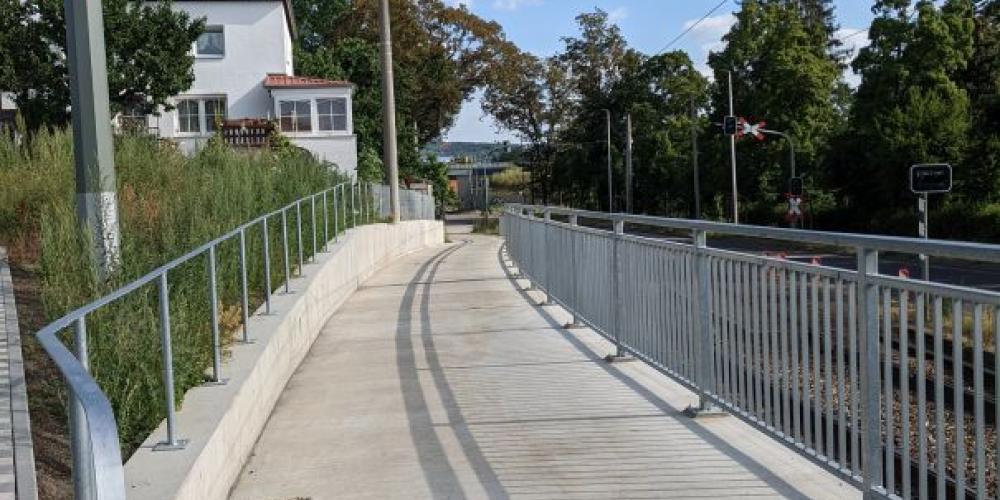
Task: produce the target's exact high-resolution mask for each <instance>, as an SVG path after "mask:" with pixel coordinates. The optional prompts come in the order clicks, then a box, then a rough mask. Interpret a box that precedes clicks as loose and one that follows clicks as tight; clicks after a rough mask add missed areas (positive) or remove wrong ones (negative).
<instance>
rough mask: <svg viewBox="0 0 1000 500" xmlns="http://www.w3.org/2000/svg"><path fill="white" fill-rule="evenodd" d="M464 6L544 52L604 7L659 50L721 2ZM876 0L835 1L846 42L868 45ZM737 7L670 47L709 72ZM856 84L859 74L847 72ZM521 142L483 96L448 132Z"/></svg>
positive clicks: (458, 137) (635, 37) (464, 0)
mask: <svg viewBox="0 0 1000 500" xmlns="http://www.w3.org/2000/svg"><path fill="white" fill-rule="evenodd" d="M445 1H446V2H447V3H449V4H452V5H455V4H460V3H461V4H465V5H467V6H468V7H469V8H470V9H472V11H473V12H475V13H476V14H477V15H478V16H480V17H482V18H485V19H492V20H495V21H497V22H499V23H500V24H501V25H502V26H503V28H504V31H505V32H506V33H507V37H508V38H509V39H510V40H512V41H513V42H514V43H516V44H517V45H518V46H520V47H521V48H522V49H523V50H527V51H528V52H531V53H533V54H536V55H539V56H550V55H552V54H554V53H556V52H558V51H559V50H560V49H561V48H562V46H563V44H562V41H561V38H562V37H565V36H575V35H576V34H577V31H576V24H575V21H574V18H575V17H576V16H577V14H579V13H580V12H585V11H592V10H594V8H600V9H602V10H604V11H606V12H608V14H609V16H610V17H611V19H612V21H614V22H615V24H617V25H618V26H619V27H621V29H622V33H623V34H624V35H625V38H626V39H627V40H628V43H629V45H630V46H632V47H634V48H636V49H638V50H640V51H642V52H645V53H647V54H654V53H657V52H659V51H660V50H662V49H663V48H664V46H665V45H666V44H667V43H668V42H669V41H670V40H671V39H673V38H674V37H676V36H677V35H679V34H680V33H681V32H683V31H684V30H685V29H686V28H687V27H689V26H691V25H692V24H693V23H694V22H695V21H697V20H698V19H699V18H701V17H702V16H704V15H705V14H706V13H707V12H708V11H709V10H711V9H712V8H713V7H715V6H716V5H718V3H719V0H686V1H685V0H589V1H586V2H580V1H576V0H445ZM871 5H872V2H871V0H836V1H835V6H836V15H837V19H838V22H839V23H840V25H841V30H840V33H839V35H840V37H842V38H844V44H845V45H846V46H851V47H860V46H863V45H864V44H866V43H867V41H868V38H867V36H866V35H867V32H866V31H865V29H866V28H867V27H868V24H869V23H870V22H871V17H872V14H871ZM736 9H738V6H737V3H736V2H735V1H734V0H729V2H728V3H727V4H726V5H723V6H722V7H720V8H719V9H718V10H716V11H715V12H714V13H713V14H712V15H711V16H710V17H708V18H707V19H705V21H703V22H702V23H700V24H699V25H697V26H696V27H695V28H693V29H692V30H691V31H690V32H689V33H687V34H686V35H685V36H684V37H683V38H681V39H680V40H678V41H677V42H676V43H675V44H674V46H672V47H671V49H683V50H685V51H687V52H688V54H690V55H691V58H692V59H693V60H694V61H695V63H696V64H697V65H699V69H701V70H702V71H705V70H706V67H705V60H706V59H707V57H708V52H709V51H710V50H713V49H716V50H717V49H718V48H721V47H722V42H721V41H720V39H721V37H722V35H724V34H725V33H726V31H727V30H728V29H729V26H730V24H731V23H732V21H733V15H732V14H733V12H734V11H736ZM846 76H847V78H848V80H849V81H852V83H856V78H855V77H854V75H852V74H850V70H848V74H847V75H846ZM505 139H509V140H516V139H515V138H513V137H512V136H511V135H510V133H509V132H504V131H500V132H498V131H497V130H496V127H495V125H494V124H493V122H492V120H490V119H489V117H484V116H483V112H482V110H481V109H480V105H479V99H478V96H474V97H473V99H472V100H471V101H469V102H466V103H465V105H464V106H463V108H462V112H461V114H460V115H459V116H458V119H457V120H456V122H455V126H454V127H453V128H452V129H451V130H450V131H449V132H448V134H447V135H446V140H448V141H496V140H505Z"/></svg>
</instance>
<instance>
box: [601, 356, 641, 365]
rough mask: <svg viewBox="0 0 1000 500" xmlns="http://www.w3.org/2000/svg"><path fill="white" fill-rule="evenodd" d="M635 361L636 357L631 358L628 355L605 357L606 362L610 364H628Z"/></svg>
mask: <svg viewBox="0 0 1000 500" xmlns="http://www.w3.org/2000/svg"><path fill="white" fill-rule="evenodd" d="M635 360H636V358H635V357H633V356H629V355H628V354H608V355H607V356H604V361H607V362H608V363H627V362H630V361H635Z"/></svg>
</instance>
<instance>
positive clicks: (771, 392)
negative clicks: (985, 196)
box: [500, 205, 1000, 499]
mask: <svg viewBox="0 0 1000 500" xmlns="http://www.w3.org/2000/svg"><path fill="white" fill-rule="evenodd" d="M539 215H541V217H539ZM553 217H556V218H553ZM583 221H586V222H587V223H588V224H587V225H581V224H580V223H581V222H583ZM626 224H627V225H628V226H629V228H630V229H632V228H635V229H641V228H645V230H643V231H641V232H643V233H644V234H647V236H642V235H638V234H628V233H626V230H625V229H626ZM500 230H501V234H502V235H503V237H504V239H505V240H506V247H507V252H508V255H509V256H510V258H511V259H512V260H513V262H514V264H515V265H516V267H517V269H518V272H519V273H520V275H521V276H522V277H524V278H526V279H528V280H530V282H531V284H532V285H533V286H535V287H537V288H538V289H540V290H542V291H543V292H544V293H545V294H546V297H547V299H546V302H548V303H552V302H557V303H559V304H561V305H562V306H564V307H565V308H566V309H567V310H568V311H569V312H571V313H572V314H573V318H574V320H573V324H577V323H578V322H583V323H586V324H588V325H589V326H591V327H592V328H593V329H594V330H596V331H597V332H599V333H601V334H602V335H604V336H605V337H606V338H608V339H609V340H610V341H611V342H613V343H614V345H615V346H616V351H617V352H616V353H615V355H625V354H632V355H634V356H635V357H637V358H639V359H641V360H643V361H644V362H646V363H647V364H649V365H651V366H653V367H654V368H656V369H658V370H659V371H661V372H662V373H665V374H667V375H669V376H671V377H672V378H674V379H675V380H678V381H679V382H681V383H682V384H683V385H685V386H687V387H688V388H690V389H692V390H693V391H695V392H696V393H697V394H698V395H699V400H700V401H699V407H698V408H697V409H696V410H697V411H713V410H718V409H723V410H725V411H727V412H729V413H730V414H732V415H735V416H737V417H739V418H741V419H742V420H744V421H746V422H749V423H751V424H752V425H754V426H755V427H757V428H758V429H760V430H762V431H764V432H765V433H767V434H769V435H770V436H771V437H773V438H775V439H776V440H778V441H779V442H781V443H783V444H785V445H786V446H787V447H788V448H790V449H791V450H794V451H796V452H798V453H800V454H802V455H803V456H805V457H807V458H809V459H810V460H812V461H813V462H815V463H817V464H819V465H821V466H823V467H824V468H826V469H827V470H829V471H832V472H834V473H836V474H838V475H839V476H841V477H843V478H844V479H846V480H849V481H851V482H853V483H854V484H856V485H857V486H859V487H860V488H862V490H863V491H864V492H865V497H867V498H878V497H886V496H888V497H902V498H921V499H926V498H946V497H953V498H954V497H958V498H962V497H968V498H979V499H984V498H994V497H995V496H996V495H997V494H998V493H997V491H998V489H997V484H996V482H997V479H996V478H997V474H998V473H1000V470H998V469H1000V455H998V454H997V449H998V448H1000V443H998V440H1000V433H997V432H996V429H995V428H996V406H995V403H996V401H997V400H1000V387H998V386H997V384H996V383H995V381H994V376H995V373H996V372H997V371H1000V361H998V360H1000V358H997V356H996V354H997V352H998V351H1000V293H997V292H993V291H988V290H983V289H976V288H971V287H964V286H955V285H948V284H942V283H936V282H925V281H916V280H911V279H907V278H902V277H895V276H888V275H884V274H879V271H878V260H879V254H880V253H885V252H894V253H895V252H899V253H906V254H927V255H931V256H936V257H945V258H953V259H965V260H971V261H977V262H980V263H994V264H995V263H998V262H1000V245H989V244H979V243H968V242H948V241H938V240H922V239H913V238H899V237H888V236H874V235H859V234H845V233H828V232H816V231H802V230H792V229H781V228H769V227H758V226H749V225H734V224H725V223H715V222H708V221H698V220H685V219H667V218H656V217H648V216H633V215H624V214H606V213H597V212H586V211H578V210H570V209H563V208H552V207H538V206H526V205H508V206H507V208H506V209H505V212H504V215H503V217H502V219H501V225H500ZM677 232H680V233H681V236H682V237H680V238H666V237H664V236H662V234H663V233H677ZM709 233H711V234H713V235H728V236H742V237H751V238H763V239H769V240H778V241H784V242H797V243H807V244H813V245H830V246H837V247H841V248H843V247H847V248H850V249H851V253H853V254H854V256H855V257H856V260H857V267H856V269H841V268H836V267H828V266H823V265H819V264H805V263H800V262H793V261H790V260H785V259H783V258H773V257H768V256H766V255H757V254H751V253H744V252H738V251H732V250H726V249H722V248H713V247H710V246H709V245H708V240H707V235H708V234H709ZM650 234H651V235H652V236H649V235H650ZM967 379H971V380H968V381H971V384H968V382H967ZM969 389H971V391H970V390H969Z"/></svg>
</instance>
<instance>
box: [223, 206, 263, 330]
mask: <svg viewBox="0 0 1000 500" xmlns="http://www.w3.org/2000/svg"><path fill="white" fill-rule="evenodd" d="M262 233H263V235H262V238H261V239H263V240H264V314H271V242H270V241H269V238H268V231H267V217H266V216H265V217H264V225H263V228H262ZM213 265H214V264H213Z"/></svg>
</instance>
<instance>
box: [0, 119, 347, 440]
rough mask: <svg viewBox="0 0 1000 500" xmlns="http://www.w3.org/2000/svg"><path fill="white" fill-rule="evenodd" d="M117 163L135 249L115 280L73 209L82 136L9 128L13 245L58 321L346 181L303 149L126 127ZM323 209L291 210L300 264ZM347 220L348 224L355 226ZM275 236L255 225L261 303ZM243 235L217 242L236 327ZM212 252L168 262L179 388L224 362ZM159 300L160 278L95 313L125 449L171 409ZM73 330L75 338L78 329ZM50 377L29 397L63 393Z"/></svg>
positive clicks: (96, 347) (1, 172)
mask: <svg viewBox="0 0 1000 500" xmlns="http://www.w3.org/2000/svg"><path fill="white" fill-rule="evenodd" d="M115 161H116V166H117V186H118V200H119V218H120V224H121V236H122V260H121V266H120V268H119V269H118V270H117V271H116V272H115V274H114V275H113V276H111V277H110V278H109V279H107V280H105V281H102V280H100V279H98V278H97V276H98V275H97V273H96V270H95V268H94V265H93V262H92V260H91V257H90V253H89V243H88V241H89V235H87V234H85V232H84V231H82V230H81V229H80V227H79V225H78V223H77V219H76V217H75V214H74V207H75V201H74V199H75V195H74V183H73V165H72V138H71V135H70V134H68V133H67V132H65V131H56V132H41V133H39V134H38V135H36V136H34V137H33V138H32V139H31V140H30V141H29V142H28V143H27V144H25V145H22V146H18V145H15V144H14V143H13V142H12V141H11V140H10V139H8V138H0V244H6V245H9V246H11V247H13V251H12V254H13V255H14V256H15V258H16V259H17V260H19V261H20V262H21V263H22V264H27V265H34V264H37V270H38V274H39V276H40V284H41V296H42V301H43V304H44V308H45V313H46V315H47V317H48V318H50V319H55V318H56V317H59V316H61V315H63V314H65V313H67V312H68V311H70V310H72V309H74V308H76V307H79V306H81V305H83V304H85V303H87V302H89V301H91V300H93V299H95V298H97V297H99V296H101V295H103V294H105V293H108V292H110V291H112V290H113V289H115V288H117V287H119V286H120V285H122V284H124V283H127V282H129V281H132V280H134V279H136V278H138V277H140V276H142V275H144V274H146V273H148V272H149V271H151V270H153V269H155V268H156V267H158V266H160V265H162V264H164V263H166V262H167V261H169V260H172V259H174V258H176V257H178V256H181V255H183V254H185V253H186V252H188V251H190V250H191V249H192V248H194V247H197V246H199V245H200V244H203V243H205V242H206V241H209V240H211V239H213V238H216V237H218V236H220V235H222V234H224V233H226V232H228V231H230V230H232V229H233V228H234V227H236V226H238V225H240V224H241V223H243V222H246V221H248V220H251V219H254V218H256V217H258V216H260V215H262V214H264V213H267V212H270V211H273V210H275V209H278V208H280V207H281V206H284V205H286V204H288V203H290V202H293V201H295V200H296V199H299V198H301V197H303V196H306V195H309V194H312V193H315V192H317V191H320V190H322V189H324V188H326V187H329V186H332V185H333V184H334V183H336V182H338V181H340V180H342V179H338V178H337V176H336V174H334V173H333V172H332V170H331V169H330V168H328V166H327V165H323V164H321V163H319V162H317V161H315V160H314V159H313V158H312V157H310V156H309V155H307V154H302V153H299V152H296V151H294V150H292V151H284V152H271V151H264V152H255V153H247V152H237V151H233V150H231V149H228V148H226V147H224V146H221V145H217V144H214V145H210V146H209V147H207V148H205V149H204V150H202V151H201V152H200V153H198V154H197V155H195V156H193V157H185V156H184V155H182V154H180V153H179V152H177V151H176V150H175V149H173V147H171V146H169V145H167V144H163V143H160V142H158V141H156V140H155V139H152V138H142V137H125V138H118V139H116V147H115ZM331 203H332V202H331ZM311 208H312V207H311V205H310V204H308V203H307V204H303V205H302V220H301V221H298V220H297V219H296V211H295V210H292V211H290V212H289V218H288V228H289V244H290V245H291V249H290V257H291V259H290V260H291V261H292V262H293V265H292V267H293V274H294V267H295V265H294V264H295V263H297V256H298V245H297V238H296V237H295V235H296V224H297V223H298V222H301V224H302V233H303V245H302V246H303V253H304V254H305V255H306V256H307V257H308V256H309V255H310V254H311V253H312V248H313V247H312V234H313V230H314V228H313V227H312V225H311V222H312V213H311ZM319 210H320V207H317V212H319ZM331 211H332V206H331ZM331 214H332V212H331ZM341 215H343V214H341ZM316 217H317V221H319V222H318V224H317V225H319V226H320V227H318V228H316V231H317V233H318V234H319V235H320V236H322V226H321V224H322V213H318V214H317V216H316ZM270 223H271V230H270V231H269V240H270V247H271V261H272V265H271V269H272V286H276V284H277V283H279V282H280V281H282V280H283V279H284V278H285V277H284V269H283V266H282V265H281V255H282V253H281V219H280V217H279V218H274V219H272V220H271V221H270ZM331 224H332V221H331ZM339 225H340V227H341V228H343V225H344V224H343V222H340V224H339ZM262 236H263V235H262V231H261V230H260V229H259V228H255V229H252V230H250V231H248V232H247V234H246V238H247V254H248V269H249V275H248V282H249V288H250V290H251V305H252V306H255V305H256V304H259V303H260V302H261V297H262V295H263V289H264V273H263V265H262V261H263V258H264V256H263V242H262V239H263V238H262ZM321 244H322V242H321V238H320V243H319V245H321ZM238 245H239V241H238V239H232V240H230V241H227V242H226V243H224V244H222V245H221V246H220V247H219V248H218V250H217V251H218V257H217V262H218V279H219V281H218V284H219V301H220V304H219V305H220V310H221V316H222V321H221V322H222V327H223V330H224V331H225V332H226V333H228V335H227V338H228V339H231V337H232V335H233V333H234V332H235V331H236V330H238V329H239V326H240V323H241V317H240V314H239V304H240V303H241V288H240V274H239V246H238ZM206 264H207V262H206V260H205V259H204V258H199V259H194V260H193V261H190V262H188V263H186V264H184V265H182V266H180V267H178V268H176V269H175V270H173V271H171V272H170V274H169V295H170V312H171V316H170V321H171V333H172V344H171V345H172V348H173V355H174V363H173V365H174V366H173V368H174V373H175V377H176V379H175V380H176V381H175V388H176V398H177V399H178V400H180V397H181V396H182V395H183V394H184V392H185V391H186V390H188V389H190V388H191V387H194V386H196V385H199V384H201V383H203V382H204V381H205V380H206V370H207V368H208V367H209V366H211V364H212V352H213V351H212V348H213V346H212V341H211V323H210V321H211V313H210V311H211V309H210V306H211V304H210V302H209V292H208V271H207V265H206ZM158 307H159V302H158V298H157V293H156V289H155V286H147V287H144V288H143V289H140V290H138V291H136V292H133V293H132V294H130V295H128V296H126V297H124V298H122V299H120V300H119V301H117V302H115V303H114V304H112V305H111V306H109V307H107V308H104V309H101V310H100V311H98V312H95V313H93V314H91V315H89V316H88V318H87V328H88V335H89V343H90V345H89V354H90V361H91V368H92V372H93V373H94V376H95V378H96V379H97V381H98V382H99V383H100V385H101V387H102V389H103V390H104V391H105V393H106V394H107V395H108V397H109V398H110V399H111V402H112V404H113V406H114V409H115V414H116V417H117V419H118V425H119V431H120V436H121V439H122V443H123V452H124V453H125V454H126V456H127V455H128V454H130V453H131V452H132V450H134V449H135V448H136V447H137V446H138V445H139V444H141V442H142V441H143V440H144V439H145V437H146V436H147V435H148V434H149V432H150V431H151V430H152V429H154V428H155V427H156V426H157V425H158V424H159V422H160V421H161V420H162V418H163V416H164V402H163V400H164V394H163V384H162V376H161V374H162V370H163V366H162V363H161V361H160V360H161V349H160V347H161V346H160V337H159V331H160V325H159V319H158ZM66 335H67V340H68V335H69V332H67V333H66ZM44 387H45V389H44V392H45V393H44V394H31V395H29V397H31V398H42V400H44V401H45V402H46V404H60V405H61V404H64V403H63V402H64V401H65V393H64V389H63V388H62V386H61V384H57V383H52V384H47V385H45V386H44ZM62 411H64V408H62Z"/></svg>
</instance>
